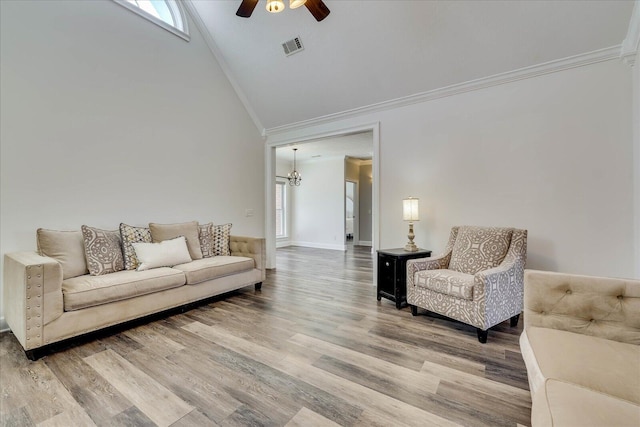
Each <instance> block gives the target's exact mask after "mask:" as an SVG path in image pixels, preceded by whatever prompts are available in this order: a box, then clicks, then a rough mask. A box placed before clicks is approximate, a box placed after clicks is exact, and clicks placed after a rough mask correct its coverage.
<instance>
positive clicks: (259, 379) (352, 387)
mask: <svg viewBox="0 0 640 427" xmlns="http://www.w3.org/2000/svg"><path fill="white" fill-rule="evenodd" d="M521 324H522V320H521V321H520V325H519V326H518V327H515V328H511V327H510V326H509V322H508V321H507V322H504V323H502V324H500V325H498V326H496V327H495V328H494V329H492V330H491V331H490V333H489V341H488V343H487V344H480V343H479V342H478V340H477V338H476V332H475V329H474V328H472V327H469V326H466V325H462V324H460V323H456V322H452V321H448V320H445V319H439V318H435V317H428V316H417V317H412V316H411V313H410V310H409V309H408V308H403V309H402V310H397V309H396V307H395V304H394V303H393V302H391V301H388V300H385V299H383V300H382V301H380V302H378V301H376V297H375V287H374V286H372V254H371V253H370V250H369V248H363V247H355V248H354V249H353V250H350V251H348V252H346V253H344V252H339V251H329V250H320V249H309V248H283V249H279V250H278V255H277V269H276V270H275V271H269V272H268V274H267V280H266V281H265V282H264V285H263V286H262V291H254V290H253V287H248V288H245V289H243V290H241V291H239V292H235V293H231V294H229V295H226V296H225V297H224V298H221V299H220V300H216V301H214V302H212V303H209V304H207V305H204V306H201V307H199V308H196V309H193V310H191V311H188V312H186V313H183V314H178V315H174V316H170V317H167V318H164V319H162V320H157V321H154V322H151V323H147V324H144V325H140V326H137V327H134V328H131V329H128V330H124V331H122V332H119V333H115V334H112V335H110V336H105V337H102V338H99V339H96V340H93V341H90V342H86V343H79V344H76V345H74V346H72V347H70V348H67V349H66V350H62V351H60V352H58V353H54V354H51V355H48V356H45V357H43V358H42V359H40V360H38V361H36V362H31V361H29V360H28V359H27V358H26V357H25V355H24V352H23V351H22V349H21V347H20V345H19V344H18V342H17V341H16V339H15V338H14V336H13V335H12V334H11V333H3V334H2V335H0V382H1V384H0V387H1V390H0V392H1V395H0V425H3V426H14V425H15V426H29V425H42V426H92V425H97V426H123V425H127V426H153V425H158V426H175V427H178V426H207V425H212V426H216V425H219V426H239V425H243V426H244V425H252V426H253V425H256V426H257V425H266V426H305V427H307V426H310V427H313V426H335V425H341V426H431V425H434V426H455V425H465V426H481V425H488V426H516V425H518V424H520V425H529V423H530V413H531V400H530V395H529V391H528V385H527V377H526V371H525V367H524V363H523V361H522V357H521V355H520V349H519V346H518V337H519V334H520V333H521V332H522V327H521Z"/></svg>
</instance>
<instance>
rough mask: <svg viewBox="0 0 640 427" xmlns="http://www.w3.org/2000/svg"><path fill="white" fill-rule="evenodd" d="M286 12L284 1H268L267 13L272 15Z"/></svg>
mask: <svg viewBox="0 0 640 427" xmlns="http://www.w3.org/2000/svg"><path fill="white" fill-rule="evenodd" d="M283 10H284V1H282V0H267V11H269V12H271V13H278V12H282V11H283Z"/></svg>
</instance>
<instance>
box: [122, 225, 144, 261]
mask: <svg viewBox="0 0 640 427" xmlns="http://www.w3.org/2000/svg"><path fill="white" fill-rule="evenodd" d="M120 237H121V238H122V254H123V256H124V268H125V270H135V269H136V268H138V258H137V257H136V251H135V250H134V249H133V246H132V245H131V244H132V243H151V231H149V229H148V228H145V227H132V226H131V225H127V224H120Z"/></svg>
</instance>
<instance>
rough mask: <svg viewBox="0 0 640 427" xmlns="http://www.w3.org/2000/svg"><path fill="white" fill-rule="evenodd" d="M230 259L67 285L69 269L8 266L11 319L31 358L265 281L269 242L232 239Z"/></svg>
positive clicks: (19, 257)
mask: <svg viewBox="0 0 640 427" xmlns="http://www.w3.org/2000/svg"><path fill="white" fill-rule="evenodd" d="M229 248H230V253H231V255H230V256H214V257H210V258H202V259H195V260H193V261H191V262H188V263H184V264H180V265H175V266H173V267H171V268H170V267H161V268H153V269H150V270H146V271H135V270H133V271H131V270H124V271H117V272H114V273H111V274H106V275H100V276H90V275H89V274H84V275H80V276H77V277H72V278H66V279H63V277H64V275H63V265H64V263H60V262H58V261H57V260H56V259H53V258H50V257H46V256H41V255H38V254H37V253H35V252H16V253H8V254H6V255H5V258H4V272H3V278H4V279H3V283H4V286H3V288H4V306H5V318H6V321H7V323H8V324H9V327H10V328H11V330H12V332H13V333H14V335H15V336H16V338H17V339H18V341H19V342H20V344H21V345H22V347H23V348H24V350H25V352H26V353H27V356H28V357H29V358H30V359H32V360H35V359H36V358H38V357H39V356H40V355H42V354H43V353H44V352H45V350H46V349H48V348H50V347H52V344H54V343H58V342H60V341H63V340H66V339H68V338H72V337H76V336H79V335H83V334H86V333H89V332H93V331H96V330H99V329H103V328H106V327H109V326H113V325H117V324H120V323H123V322H127V321H130V320H133V319H137V318H140V317H144V316H147V315H151V314H154V313H159V312H162V311H165V310H169V309H172V308H177V307H180V306H184V305H186V304H190V303H194V302H197V301H200V300H202V299H206V298H209V297H213V296H216V295H219V294H222V293H225V292H229V291H232V290H235V289H239V288H242V287H245V286H250V285H254V286H255V288H256V290H258V289H260V287H261V285H262V281H263V280H264V279H265V271H266V270H265V241H264V239H262V238H251V237H240V236H230V242H229Z"/></svg>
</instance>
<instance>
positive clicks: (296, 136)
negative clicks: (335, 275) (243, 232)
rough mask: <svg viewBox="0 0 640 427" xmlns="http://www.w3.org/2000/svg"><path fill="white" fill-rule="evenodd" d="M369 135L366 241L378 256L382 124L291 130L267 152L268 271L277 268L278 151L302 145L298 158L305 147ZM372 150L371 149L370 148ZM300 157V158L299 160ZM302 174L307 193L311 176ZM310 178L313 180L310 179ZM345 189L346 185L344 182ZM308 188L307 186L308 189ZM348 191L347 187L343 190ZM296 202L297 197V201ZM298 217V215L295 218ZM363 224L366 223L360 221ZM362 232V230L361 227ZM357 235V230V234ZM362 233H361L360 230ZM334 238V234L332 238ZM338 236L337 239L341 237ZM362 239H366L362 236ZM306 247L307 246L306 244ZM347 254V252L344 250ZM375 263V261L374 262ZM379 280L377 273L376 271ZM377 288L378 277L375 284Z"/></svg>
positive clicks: (269, 142) (278, 134)
mask: <svg viewBox="0 0 640 427" xmlns="http://www.w3.org/2000/svg"><path fill="white" fill-rule="evenodd" d="M365 133H366V134H368V135H369V136H368V141H369V144H371V143H372V149H370V152H369V158H370V159H371V160H370V162H371V163H370V166H369V167H370V174H369V175H368V184H369V185H371V187H372V188H371V191H370V193H371V199H372V200H371V208H370V212H369V210H367V212H368V213H369V215H370V216H371V224H370V225H369V226H368V228H369V229H371V235H370V236H368V238H367V239H366V240H367V241H369V243H370V244H371V252H372V253H375V250H376V249H377V247H378V238H379V235H380V222H379V215H378V214H379V209H380V207H379V197H378V194H379V191H380V188H379V187H380V186H379V179H378V174H379V170H380V168H379V155H380V123H379V122H374V123H370V124H363V125H356V126H353V127H342V126H335V127H334V126H333V125H330V126H327V127H325V128H324V129H323V130H319V129H317V128H314V127H308V128H305V129H296V130H294V129H287V130H283V131H279V132H276V133H274V134H272V135H269V136H268V137H267V143H266V147H265V148H266V149H265V184H266V185H265V195H266V201H265V205H266V209H265V221H266V224H265V238H266V250H267V251H266V252H267V256H266V265H267V268H275V250H276V242H275V240H276V239H275V207H274V200H275V194H274V188H275V176H276V149H280V148H284V147H292V146H294V145H295V146H298V144H300V148H301V152H299V153H298V154H302V147H305V148H306V147H307V146H308V145H309V144H314V143H315V142H323V143H326V141H327V140H329V139H335V138H342V137H347V136H351V135H359V134H365ZM369 146H370V147H371V145H369ZM299 157H300V156H299ZM302 174H303V176H304V177H305V178H303V180H304V181H303V183H302V184H301V186H300V187H296V189H299V190H301V191H305V190H304V188H303V186H305V184H306V183H307V182H308V180H307V179H306V178H307V177H308V174H306V175H305V172H304V171H302ZM309 178H310V177H309ZM342 182H343V184H342V186H344V181H342ZM305 188H307V186H305ZM343 188H344V187H343ZM341 193H342V194H341V195H340V199H341V202H340V204H341V205H342V204H343V203H344V197H343V195H344V193H343V192H342V191H341ZM294 199H296V197H294ZM294 216H295V215H294ZM339 216H340V217H342V218H341V219H340V222H339V223H338V224H340V227H339V228H340V229H342V230H340V231H341V233H336V234H338V236H340V235H343V236H344V235H345V233H344V221H345V219H346V212H345V211H344V210H342V212H341V213H339ZM299 218H301V219H302V220H305V219H307V218H306V217H305V216H299ZM292 222H293V223H294V224H295V222H296V220H295V218H293V219H292ZM359 222H360V223H362V221H359ZM359 228H360V227H359ZM354 231H355V230H354ZM359 231H361V230H359ZM331 236H333V234H331ZM338 236H336V237H338ZM296 237H297V236H295V231H292V238H293V239H296ZM360 237H362V236H360ZM338 241H339V242H341V241H343V238H340V240H338ZM297 243H298V242H296V241H292V242H291V244H294V245H295V244H297ZM302 243H305V242H302ZM312 247H321V246H320V245H315V246H312ZM343 250H344V249H343ZM374 263H375V259H374ZM374 276H375V271H374ZM373 283H374V284H375V277H374V282H373Z"/></svg>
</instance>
